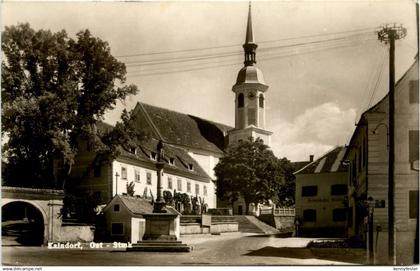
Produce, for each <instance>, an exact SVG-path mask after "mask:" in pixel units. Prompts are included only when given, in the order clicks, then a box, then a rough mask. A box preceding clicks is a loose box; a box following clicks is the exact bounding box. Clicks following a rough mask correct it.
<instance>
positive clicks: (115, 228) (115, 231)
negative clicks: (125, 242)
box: [111, 223, 124, 235]
mask: <svg viewBox="0 0 420 271" xmlns="http://www.w3.org/2000/svg"><path fill="white" fill-rule="evenodd" d="M111 234H112V235H124V223H112V224H111Z"/></svg>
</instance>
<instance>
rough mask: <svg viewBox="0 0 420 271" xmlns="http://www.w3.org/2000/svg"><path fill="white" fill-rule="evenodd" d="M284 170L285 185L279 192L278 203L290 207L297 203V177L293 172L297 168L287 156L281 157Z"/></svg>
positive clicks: (280, 160) (280, 161)
mask: <svg viewBox="0 0 420 271" xmlns="http://www.w3.org/2000/svg"><path fill="white" fill-rule="evenodd" d="M279 163H280V167H281V168H282V170H283V178H284V179H283V185H282V186H281V187H280V190H279V192H278V202H277V204H278V205H281V206H285V207H290V206H293V205H294V204H295V191H296V177H295V175H294V174H293V172H294V171H295V168H294V167H293V165H292V163H290V161H289V160H287V159H286V158H282V159H279Z"/></svg>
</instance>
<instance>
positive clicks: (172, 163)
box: [169, 158, 175, 166]
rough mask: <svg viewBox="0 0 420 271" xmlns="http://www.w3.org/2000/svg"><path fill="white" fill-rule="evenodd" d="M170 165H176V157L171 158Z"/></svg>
mask: <svg viewBox="0 0 420 271" xmlns="http://www.w3.org/2000/svg"><path fill="white" fill-rule="evenodd" d="M169 165H171V166H174V165H175V159H174V158H169Z"/></svg>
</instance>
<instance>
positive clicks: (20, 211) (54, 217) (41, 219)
mask: <svg viewBox="0 0 420 271" xmlns="http://www.w3.org/2000/svg"><path fill="white" fill-rule="evenodd" d="M1 191H2V204H1V207H2V214H3V219H2V227H4V223H6V221H5V220H6V219H8V220H9V221H13V220H15V221H17V220H19V219H22V218H24V219H27V217H28V216H30V217H31V222H32V223H33V225H39V226H37V227H38V228H39V229H40V230H39V231H38V232H39V233H40V234H41V235H42V234H43V236H39V237H35V238H39V240H41V241H42V243H43V244H46V243H47V242H48V241H56V240H60V239H61V238H60V233H61V226H62V220H61V215H60V211H61V208H62V206H63V197H64V193H63V190H52V189H35V188H23V187H8V186H3V187H2V189H1ZM42 226H43V227H42ZM42 229H43V230H42ZM31 237H33V236H31Z"/></svg>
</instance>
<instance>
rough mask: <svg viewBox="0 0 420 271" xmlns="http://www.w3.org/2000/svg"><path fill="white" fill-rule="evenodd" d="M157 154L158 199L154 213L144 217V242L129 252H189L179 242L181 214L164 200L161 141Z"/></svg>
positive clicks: (187, 248)
mask: <svg viewBox="0 0 420 271" xmlns="http://www.w3.org/2000/svg"><path fill="white" fill-rule="evenodd" d="M157 154H158V156H157V163H156V174H157V198H156V201H155V202H154V203H153V212H152V213H149V214H144V215H143V218H144V219H145V220H146V230H145V233H144V236H143V240H142V241H139V242H137V244H133V245H132V247H131V248H127V251H162V252H163V251H166V252H169V251H171V252H189V251H191V249H192V248H191V247H190V246H187V245H186V244H183V243H182V241H180V240H178V239H179V235H180V215H181V214H180V213H179V212H178V211H176V210H175V209H174V208H173V207H170V206H168V207H167V206H166V203H165V201H164V200H163V195H162V175H163V168H164V167H165V163H164V145H163V142H162V141H161V140H160V141H159V143H158V145H157Z"/></svg>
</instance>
